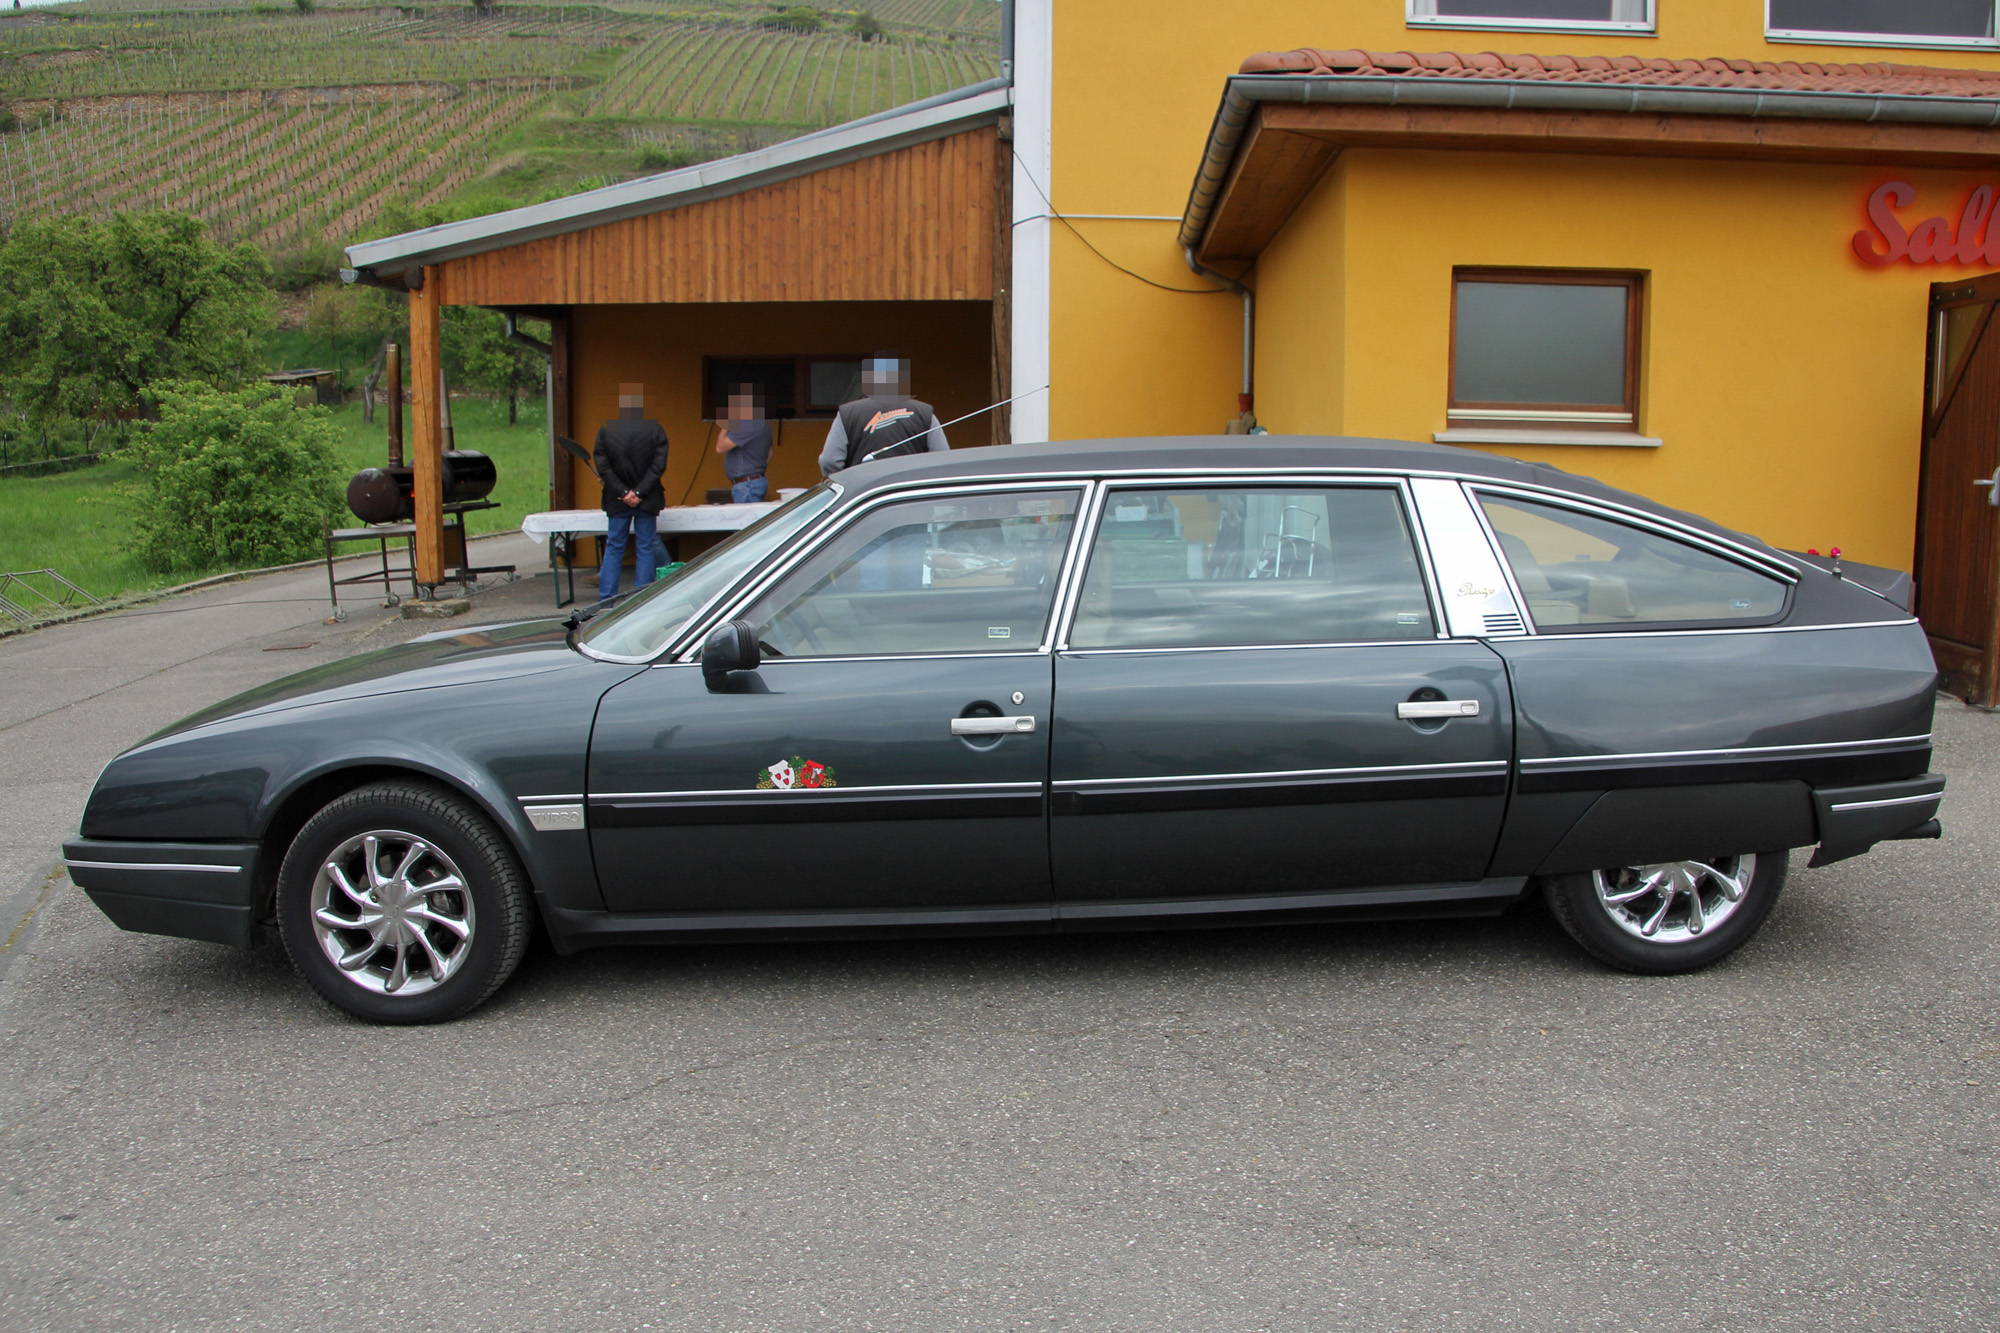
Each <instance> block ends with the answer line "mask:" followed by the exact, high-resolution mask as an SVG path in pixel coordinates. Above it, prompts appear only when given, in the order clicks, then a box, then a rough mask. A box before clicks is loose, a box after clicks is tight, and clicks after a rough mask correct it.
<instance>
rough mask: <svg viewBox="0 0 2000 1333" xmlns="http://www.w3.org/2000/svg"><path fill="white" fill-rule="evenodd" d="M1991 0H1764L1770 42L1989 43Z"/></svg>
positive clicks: (1991, 41)
mask: <svg viewBox="0 0 2000 1333" xmlns="http://www.w3.org/2000/svg"><path fill="white" fill-rule="evenodd" d="M1993 11H1994V0H1767V3H1766V5H1765V10H1764V35H1765V36H1766V37H1768V38H1770V39H1772V40H1774V41H1792V42H1835V43H1841V44H1845V45H1861V46H1993V45H1995V41H1994V27H1993Z"/></svg>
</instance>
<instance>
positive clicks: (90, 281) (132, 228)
mask: <svg viewBox="0 0 2000 1333" xmlns="http://www.w3.org/2000/svg"><path fill="white" fill-rule="evenodd" d="M268 271H269V270H268V268H267V266H266V264H265V261H264V256H263V255H262V253H261V252H259V251H258V250H257V248H256V247H255V246H253V245H249V244H247V243H245V244H241V245H236V246H223V245H221V244H219V243H218V242H216V241H215V240H214V239H212V238H211V237H210V236H209V234H208V228H207V226H206V225H205V224H203V223H202V222H201V221H200V220H199V219H197V218H192V217H187V216H184V215H181V214H178V213H120V214H115V215H113V216H112V217H111V218H110V219H109V220H108V221H96V220H93V219H89V218H81V217H64V218H38V219H30V220H25V221H22V222H18V223H16V224H15V226H14V228H13V230H12V231H11V232H10V233H9V234H8V236H7V238H6V240H5V241H4V242H0V391H4V392H5V393H6V395H7V397H8V398H10V399H11V400H12V401H13V403H14V405H15V406H16V407H17V408H19V409H20V410H21V411H22V412H24V413H26V414H27V415H28V416H30V417H31V418H33V419H34V420H35V421H36V422H37V424H43V425H46V424H49V423H51V422H56V421H60V420H63V419H86V418H98V419H104V418H108V417H116V416H131V415H136V414H141V413H143V412H145V411H146V410H147V403H146V401H145V398H144V393H145V389H146V387H147V386H148V385H149V384H152V383H153V382H154V381H156V380H167V379H188V380H201V381H204V382H207V383H210V384H215V385H230V384H238V383H241V382H242V381H244V380H245V379H247V378H248V377H249V375H250V374H251V373H252V371H254V370H255V369H256V368H257V366H258V364H259V358H260V356H261V350H260V349H261V347H262V345H263V340H264V337H265V335H266V334H267V332H268V331H269V329H270V327H271V307H270V300H269V296H268V293H267V291H266V289H265V285H264V279H265V277H266V274H267V273H268Z"/></svg>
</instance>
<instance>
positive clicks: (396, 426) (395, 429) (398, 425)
mask: <svg viewBox="0 0 2000 1333" xmlns="http://www.w3.org/2000/svg"><path fill="white" fill-rule="evenodd" d="M385 360H386V364H385V365H384V366H383V368H382V376H383V378H384V379H386V380H388V382H389V466H390V467H401V466H403V349H402V347H401V346H400V345H398V344H396V343H393V342H392V343H390V344H389V346H388V356H387V357H386V358H385Z"/></svg>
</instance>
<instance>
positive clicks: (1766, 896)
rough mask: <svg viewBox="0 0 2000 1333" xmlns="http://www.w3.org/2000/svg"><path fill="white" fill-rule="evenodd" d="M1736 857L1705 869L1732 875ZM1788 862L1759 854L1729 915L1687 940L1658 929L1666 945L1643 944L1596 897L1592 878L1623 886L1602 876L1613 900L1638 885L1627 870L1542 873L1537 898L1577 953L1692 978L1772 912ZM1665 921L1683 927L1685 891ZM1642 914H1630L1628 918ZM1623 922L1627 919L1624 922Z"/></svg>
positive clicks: (1781, 855)
mask: <svg viewBox="0 0 2000 1333" xmlns="http://www.w3.org/2000/svg"><path fill="white" fill-rule="evenodd" d="M1749 859H1750V857H1749V855H1747V854H1746V855H1744V856H1742V857H1736V856H1726V857H1725V856H1718V857H1712V858H1710V861H1709V864H1711V865H1715V866H1720V867H1731V868H1736V869H1738V870H1739V873H1740V864H1741V862H1742V861H1744V860H1749ZM1789 862H1790V857H1789V855H1788V854H1787V853H1785V852H1781V851H1780V852H1763V853H1759V854H1757V855H1756V857H1755V865H1754V868H1753V870H1752V873H1751V874H1750V875H1749V877H1748V884H1747V887H1745V889H1744V891H1743V894H1742V897H1741V899H1740V900H1739V901H1735V902H1733V903H1732V904H1731V905H1730V908H1731V910H1730V911H1729V912H1728V914H1727V915H1726V916H1725V917H1724V918H1723V919H1722V920H1720V921H1719V922H1716V923H1715V924H1714V925H1712V926H1708V927H1705V928H1704V929H1703V930H1701V932H1700V933H1699V934H1698V935H1693V936H1691V937H1690V936H1689V935H1688V932H1687V931H1686V929H1685V927H1684V926H1683V927H1682V928H1680V929H1677V930H1667V929H1663V930H1662V931H1661V932H1660V934H1661V936H1662V937H1664V936H1667V935H1674V936H1679V937H1680V938H1675V939H1672V940H1671V941H1669V942H1661V941H1660V939H1658V938H1656V939H1644V938H1640V937H1639V936H1638V935H1636V934H1635V933H1634V932H1633V930H1632V929H1630V928H1628V927H1627V926H1626V925H1623V924H1620V919H1619V914H1618V909H1617V908H1614V907H1612V906H1608V905H1607V904H1606V903H1605V902H1604V901H1603V899H1602V898H1601V897H1600V894H1599V892H1598V879H1597V876H1598V875H1604V876H1607V877H1619V876H1623V877H1625V878H1624V886H1625V887H1624V888H1621V887H1620V885H1619V884H1618V883H1617V882H1614V879H1611V878H1607V880H1606V886H1607V889H1608V891H1610V892H1611V893H1612V894H1613V895H1614V896H1615V895H1616V894H1618V893H1620V892H1623V891H1626V889H1629V888H1632V887H1637V886H1638V884H1639V878H1638V877H1637V876H1635V875H1634V873H1633V868H1630V867H1625V868H1614V869H1611V870H1605V871H1595V872H1593V871H1584V872H1582V873H1579V874H1572V875H1549V876H1545V877H1544V878H1543V880H1542V894H1543V897H1544V898H1545V899H1546V900H1547V902H1548V905H1549V911H1550V912H1551V913H1553V914H1554V916H1555V918H1556V920H1557V921H1559V922H1561V923H1562V928H1563V929H1564V930H1565V931H1568V932H1569V936H1570V938H1571V939H1573V940H1575V941H1576V942H1577V943H1578V944H1579V945H1581V946H1583V949H1584V952H1586V953H1588V954H1589V955H1590V956H1591V957H1593V958H1596V959H1597V960H1598V961H1599V962H1603V963H1609V964H1610V965H1611V966H1612V967H1615V968H1618V969H1620V970H1621V971H1625V972H1639V973H1644V974H1647V975H1650V976H1664V975H1667V974H1670V973H1675V972H1692V971H1695V970H1696V969H1698V968H1703V967H1707V966H1708V965H1709V964H1710V963H1713V962H1715V961H1716V960H1717V959H1719V958H1725V957H1727V956H1728V955H1730V954H1732V953H1734V952H1735V951H1736V950H1737V949H1739V948H1741V947H1742V946H1743V944H1744V943H1745V942H1746V941H1748V940H1749V938H1750V937H1751V936H1752V935H1755V934H1756V933H1757V929H1758V927H1760V926H1762V925H1763V924H1764V918H1766V917H1768V916H1769V915H1770V914H1771V909H1772V908H1773V907H1775V906H1777V903H1778V895H1779V894H1780V893H1782V892H1783V891H1784V887H1785V874H1786V871H1787V869H1788V867H1789ZM1673 864H1678V865H1684V866H1685V865H1695V864H1698V863H1694V862H1677V863H1673ZM1706 887H1707V889H1708V892H1709V895H1710V900H1712V901H1714V902H1716V903H1717V904H1718V906H1719V905H1720V903H1721V902H1722V901H1723V899H1722V897H1721V896H1720V895H1719V893H1718V892H1717V889H1718V888H1719V886H1717V885H1715V884H1714V882H1713V881H1712V880H1711V881H1708V883H1707V886H1706ZM1664 902H1665V898H1664V897H1663V896H1662V895H1659V894H1655V895H1653V896H1652V897H1651V898H1649V899H1645V900H1643V901H1642V902H1641V904H1640V906H1641V907H1642V908H1651V907H1653V906H1655V905H1657V904H1661V903H1664ZM1667 906H1668V909H1669V915H1668V920H1669V921H1678V922H1685V921H1686V917H1687V907H1686V902H1685V893H1684V892H1683V894H1682V897H1681V910H1680V913H1679V915H1678V916H1674V915H1673V914H1672V913H1671V907H1672V905H1671V904H1668V905H1667ZM1641 914H1643V913H1639V912H1635V913H1631V914H1630V915H1632V916H1637V915H1641ZM1628 919H1629V918H1628Z"/></svg>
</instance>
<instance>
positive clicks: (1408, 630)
mask: <svg viewBox="0 0 2000 1333" xmlns="http://www.w3.org/2000/svg"><path fill="white" fill-rule="evenodd" d="M1434 633H1435V628H1434V625H1433V622H1432V620H1431V607H1430V599H1429V597H1428V596H1426V594H1425V591H1424V579H1423V575H1422V574H1421V573H1420V572H1419V570H1418V566H1417V554H1416V547H1415V544H1414V543H1413V542H1412V541H1411V539H1410V528H1409V524H1408V523H1407V522H1406V521H1405V519H1404V517H1403V504H1402V498H1401V495H1400V494H1399V492H1397V491H1396V490H1394V489H1392V488H1390V487H1386V486H1346V487H1339V486H1328V487H1318V488H1313V489H1300V490H1276V489H1260V488H1244V489H1240V490H1220V491H1202V490H1156V491H1112V492H1111V493H1110V495H1109V496H1107V497H1106V499H1105V504H1104V517H1103V519H1102V520H1101V521H1100V522H1099V524H1098V528H1097V539H1096V541H1095V543H1094V544H1093V546H1092V550H1091V555H1090V572H1089V574H1088V575H1087V576H1086V578H1085V580H1084V585H1083V595H1082V597H1081V599H1080V601H1079V603H1078V606H1077V612H1076V623H1075V625H1074V626H1073V627H1072V628H1071V630H1070V636H1069V644H1070V647H1072V648H1183V647H1217V646H1225V645H1233V644H1282V643H1338V642H1342V641H1352V640H1364V639H1427V638H1430V637H1432V636H1433V635H1434Z"/></svg>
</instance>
